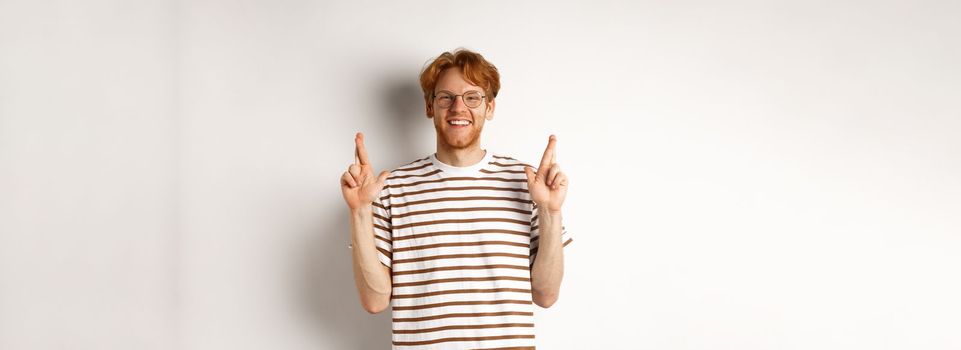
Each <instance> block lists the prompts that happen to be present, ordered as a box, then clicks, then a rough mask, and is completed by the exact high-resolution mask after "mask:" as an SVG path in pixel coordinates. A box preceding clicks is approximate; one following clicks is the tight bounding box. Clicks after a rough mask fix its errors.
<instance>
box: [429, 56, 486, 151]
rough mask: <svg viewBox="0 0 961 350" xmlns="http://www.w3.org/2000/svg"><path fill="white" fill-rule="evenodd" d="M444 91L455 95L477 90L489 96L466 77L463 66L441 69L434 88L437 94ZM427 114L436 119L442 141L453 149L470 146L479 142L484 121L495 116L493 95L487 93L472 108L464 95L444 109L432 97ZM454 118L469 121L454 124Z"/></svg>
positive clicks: (439, 137) (439, 139)
mask: <svg viewBox="0 0 961 350" xmlns="http://www.w3.org/2000/svg"><path fill="white" fill-rule="evenodd" d="M442 91H443V92H447V93H450V94H453V95H462V94H464V93H467V92H468V91H477V92H479V93H480V94H481V95H484V96H486V94H485V93H484V89H483V88H481V87H479V86H477V85H473V84H471V83H470V82H468V81H467V80H466V79H464V75H463V74H462V73H461V71H460V68H457V67H453V68H447V69H445V70H444V71H443V72H441V75H440V79H439V80H438V81H437V86H436V87H434V94H437V93H440V92H442ZM427 117H428V118H431V119H433V120H434V130H436V131H437V140H438V141H439V142H443V143H444V144H446V145H447V146H449V147H450V148H455V149H458V148H460V149H463V148H468V147H470V146H472V145H474V144H478V143H480V134H481V131H482V130H483V129H484V122H485V121H486V120H491V119H494V101H493V99H492V97H491V96H487V97H486V98H484V99H483V101H482V102H481V104H480V105H479V106H477V107H474V108H470V107H467V105H465V104H464V98H463V96H458V97H455V98H454V100H453V103H451V105H450V106H449V107H447V108H441V107H440V106H439V105H438V102H437V99H433V100H432V101H431V102H429V103H428V104H427ZM453 120H466V121H467V122H468V124H467V125H465V126H460V125H453V124H452V123H451V121H453Z"/></svg>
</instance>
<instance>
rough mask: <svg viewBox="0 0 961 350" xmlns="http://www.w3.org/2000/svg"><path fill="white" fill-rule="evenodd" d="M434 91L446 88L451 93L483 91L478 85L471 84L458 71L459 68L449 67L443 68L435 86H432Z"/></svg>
mask: <svg viewBox="0 0 961 350" xmlns="http://www.w3.org/2000/svg"><path fill="white" fill-rule="evenodd" d="M434 90H435V91H441V90H447V91H450V92H453V93H461V92H465V91H471V90H474V91H483V89H481V87H480V86H477V85H474V84H471V83H470V82H469V81H467V79H466V78H464V73H462V72H461V71H460V68H457V67H451V68H447V69H444V71H443V72H441V74H440V78H439V79H437V86H436V87H434Z"/></svg>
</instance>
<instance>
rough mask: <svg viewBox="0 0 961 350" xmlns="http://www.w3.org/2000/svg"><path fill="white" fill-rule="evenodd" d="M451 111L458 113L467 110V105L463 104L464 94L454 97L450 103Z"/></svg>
mask: <svg viewBox="0 0 961 350" xmlns="http://www.w3.org/2000/svg"><path fill="white" fill-rule="evenodd" d="M450 110H451V112H455V113H459V112H463V111H466V110H467V105H465V104H464V96H463V95H461V96H457V97H454V101H453V102H451V104H450Z"/></svg>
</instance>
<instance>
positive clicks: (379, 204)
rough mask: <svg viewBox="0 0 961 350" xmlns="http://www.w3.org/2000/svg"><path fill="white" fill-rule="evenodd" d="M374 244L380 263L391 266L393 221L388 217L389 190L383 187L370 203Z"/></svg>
mask: <svg viewBox="0 0 961 350" xmlns="http://www.w3.org/2000/svg"><path fill="white" fill-rule="evenodd" d="M372 204H373V205H372V209H373V210H372V212H373V214H374V215H373V221H374V246H376V247H377V258H378V259H379V260H380V263H381V264H384V266H387V268H391V258H393V223H392V222H391V218H390V192H388V191H387V188H384V189H383V190H382V191H381V192H380V194H379V195H378V196H377V198H376V199H374V202H373V203H372Z"/></svg>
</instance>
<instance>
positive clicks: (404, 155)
mask: <svg viewBox="0 0 961 350" xmlns="http://www.w3.org/2000/svg"><path fill="white" fill-rule="evenodd" d="M383 86H384V90H382V91H381V92H380V93H381V101H383V104H382V106H381V108H382V110H383V112H384V113H383V114H382V115H383V116H384V117H383V118H382V119H380V120H378V122H380V123H382V125H384V126H385V127H386V128H387V129H386V130H388V131H387V132H386V137H388V139H387V141H388V142H387V144H388V145H390V148H391V150H392V151H393V152H392V153H393V154H392V156H394V157H397V158H396V159H394V160H393V161H389V162H382V163H379V164H378V163H374V166H375V167H379V168H378V169H377V171H378V172H380V171H381V170H388V171H389V170H391V169H393V168H395V167H397V166H401V165H403V164H407V163H409V162H411V161H413V160H415V159H420V158H423V157H425V156H427V155H428V154H430V153H433V151H434V148H435V147H436V144H435V141H434V140H435V137H436V135H435V133H434V126H433V121H432V120H430V119H428V118H427V115H426V114H425V113H426V112H425V110H424V93H423V92H422V91H421V89H420V84H419V83H418V77H417V76H413V77H411V76H408V75H398V76H394V77H392V78H389V79H385V84H384V85H383ZM425 147H427V148H425ZM381 164H383V165H381Z"/></svg>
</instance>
